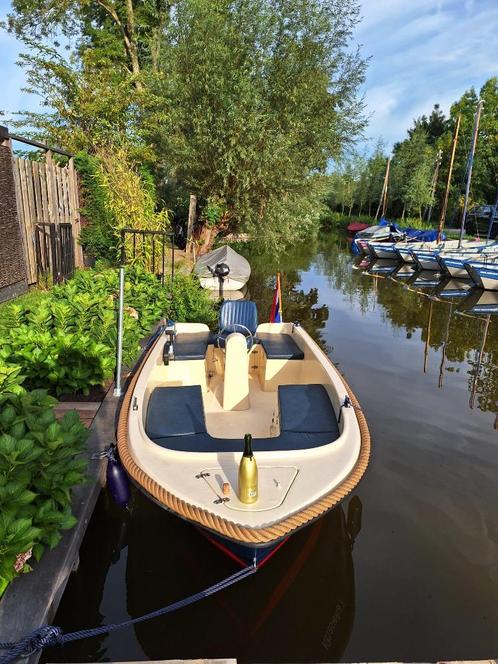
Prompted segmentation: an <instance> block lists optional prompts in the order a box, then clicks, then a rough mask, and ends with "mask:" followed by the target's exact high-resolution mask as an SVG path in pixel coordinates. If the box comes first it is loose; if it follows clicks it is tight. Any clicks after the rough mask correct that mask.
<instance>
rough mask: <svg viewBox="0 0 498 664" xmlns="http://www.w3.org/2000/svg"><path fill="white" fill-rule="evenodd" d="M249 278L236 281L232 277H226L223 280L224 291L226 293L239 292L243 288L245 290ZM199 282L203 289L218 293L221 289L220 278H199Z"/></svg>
mask: <svg viewBox="0 0 498 664" xmlns="http://www.w3.org/2000/svg"><path fill="white" fill-rule="evenodd" d="M248 279H249V277H243V278H238V279H234V278H232V277H230V276H228V277H226V278H225V279H224V280H223V290H224V291H225V290H226V291H238V290H241V288H244V286H245V285H246V283H247V281H248ZM199 281H200V283H201V286H202V287H203V288H206V289H207V290H213V291H214V290H215V291H218V290H219V288H220V282H219V279H218V277H199Z"/></svg>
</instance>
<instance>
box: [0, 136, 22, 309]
mask: <svg viewBox="0 0 498 664" xmlns="http://www.w3.org/2000/svg"><path fill="white" fill-rule="evenodd" d="M0 191H1V192H2V195H1V196H0V301H2V300H6V299H9V298H11V297H14V296H15V295H18V294H19V293H22V292H24V291H25V290H26V289H27V278H26V277H27V274H26V270H27V263H26V253H25V251H26V246H25V242H24V238H23V235H22V228H21V224H20V220H19V199H18V195H17V191H16V185H15V164H14V157H13V154H12V142H11V140H10V137H9V132H8V130H7V128H6V127H0Z"/></svg>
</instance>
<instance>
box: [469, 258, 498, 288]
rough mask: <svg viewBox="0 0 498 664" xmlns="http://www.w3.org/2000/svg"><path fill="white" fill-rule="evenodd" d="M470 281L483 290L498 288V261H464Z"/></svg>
mask: <svg viewBox="0 0 498 664" xmlns="http://www.w3.org/2000/svg"><path fill="white" fill-rule="evenodd" d="M465 267H466V269H467V272H468V273H469V275H470V278H471V279H472V281H473V282H474V283H475V284H476V285H477V286H479V288H484V290H493V291H496V290H498V263H492V264H489V263H486V262H482V263H480V262H477V261H472V262H469V263H465Z"/></svg>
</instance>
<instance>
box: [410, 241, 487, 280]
mask: <svg viewBox="0 0 498 664" xmlns="http://www.w3.org/2000/svg"><path fill="white" fill-rule="evenodd" d="M485 246H486V243H485V242H482V241H479V240H464V241H463V242H460V241H459V240H445V241H444V242H427V243H425V244H424V245H422V246H420V247H413V248H412V250H411V255H412V256H413V260H414V261H415V263H416V264H417V265H418V267H419V269H420V270H437V271H439V270H441V266H440V264H439V263H438V257H439V255H440V254H441V253H446V252H448V251H462V252H467V253H469V254H474V253H479V252H480V251H482V250H483V249H484V247H485ZM455 276H456V275H455Z"/></svg>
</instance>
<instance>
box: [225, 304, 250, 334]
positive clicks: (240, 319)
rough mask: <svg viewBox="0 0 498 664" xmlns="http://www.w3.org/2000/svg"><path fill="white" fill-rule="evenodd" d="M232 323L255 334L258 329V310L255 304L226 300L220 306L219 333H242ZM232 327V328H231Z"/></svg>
mask: <svg viewBox="0 0 498 664" xmlns="http://www.w3.org/2000/svg"><path fill="white" fill-rule="evenodd" d="M234 323H237V324H238V325H244V326H245V327H247V329H248V330H249V331H250V332H251V334H255V333H256V328H257V327H258V310H257V307H256V303H255V302H252V301H251V300H226V301H225V302H223V304H222V305H221V309H220V317H219V326H220V331H221V330H223V329H225V330H227V331H230V332H242V330H241V328H240V327H237V326H233V324H234ZM232 326H233V327H232Z"/></svg>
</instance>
